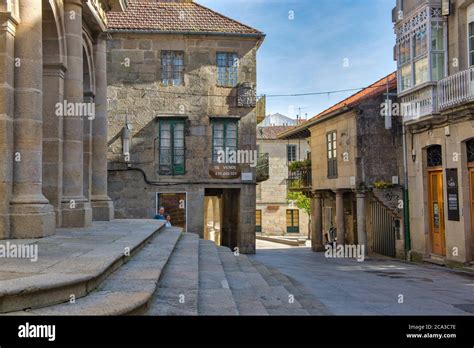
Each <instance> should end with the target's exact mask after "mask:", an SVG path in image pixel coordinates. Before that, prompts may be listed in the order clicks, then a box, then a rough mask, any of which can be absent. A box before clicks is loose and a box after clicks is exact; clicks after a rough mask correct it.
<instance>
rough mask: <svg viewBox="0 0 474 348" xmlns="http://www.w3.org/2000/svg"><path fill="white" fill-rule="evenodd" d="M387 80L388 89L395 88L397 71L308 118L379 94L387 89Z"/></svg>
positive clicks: (319, 115)
mask: <svg viewBox="0 0 474 348" xmlns="http://www.w3.org/2000/svg"><path fill="white" fill-rule="evenodd" d="M387 82H388V88H389V90H391V89H393V88H395V87H396V86H397V73H396V72H393V73H391V74H389V75H387V76H385V77H383V78H381V79H380V80H378V81H377V82H374V83H373V84H371V85H370V86H368V87H366V88H364V89H363V90H361V91H359V92H357V93H355V94H353V95H351V96H350V97H347V98H346V99H344V100H342V101H340V102H339V103H337V104H334V105H333V106H331V107H330V108H329V109H326V110H324V111H322V112H320V113H319V114H317V115H316V116H314V117H312V118H310V121H311V120H314V119H316V118H320V117H322V116H325V115H327V114H330V113H331V112H334V111H337V110H339V109H342V108H344V107H351V106H354V105H358V104H360V103H362V102H363V101H364V100H366V99H370V98H372V97H374V96H376V95H379V94H380V93H382V92H385V91H386V90H387Z"/></svg>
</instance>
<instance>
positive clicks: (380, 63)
mask: <svg viewBox="0 0 474 348" xmlns="http://www.w3.org/2000/svg"><path fill="white" fill-rule="evenodd" d="M196 1H197V2H198V3H200V4H202V5H204V6H207V7H210V8H212V9H213V10H216V11H218V12H220V13H222V14H224V15H226V16H229V17H231V18H234V19H236V20H239V21H241V22H243V23H245V24H247V25H250V26H252V27H254V28H257V29H259V30H261V31H263V32H264V33H265V34H267V37H266V39H265V42H264V43H263V45H262V46H261V48H260V50H259V53H258V61H257V67H258V73H257V74H258V84H257V88H258V94H267V95H270V94H288V93H308V92H323V91H324V92H325V91H334V90H341V89H350V88H358V87H363V86H368V85H369V84H371V83H373V82H375V81H376V80H378V79H379V78H381V77H383V76H385V75H387V74H389V73H391V72H392V71H394V70H395V62H394V61H393V46H394V44H395V36H394V34H393V24H392V21H391V10H392V8H393V7H394V5H395V0H196ZM290 11H293V12H291V13H293V14H294V19H290V18H289V17H290ZM344 62H347V63H348V66H344ZM353 93H354V92H351V93H347V92H346V93H337V94H331V95H327V94H324V95H320V96H305V97H285V98H268V99H267V114H272V113H275V112H279V113H282V114H284V115H287V116H290V117H293V118H294V117H296V114H297V113H298V108H299V107H301V108H304V109H302V110H301V113H302V115H303V118H304V116H305V113H307V114H308V118H309V117H311V116H314V115H315V114H317V113H318V112H320V111H322V110H324V109H326V108H327V107H329V106H331V105H333V104H335V103H336V102H338V101H340V100H341V99H343V98H345V97H347V96H349V95H350V94H353Z"/></svg>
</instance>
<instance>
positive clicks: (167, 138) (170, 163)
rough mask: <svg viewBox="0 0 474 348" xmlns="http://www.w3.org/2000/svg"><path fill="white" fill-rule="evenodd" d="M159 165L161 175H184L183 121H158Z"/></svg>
mask: <svg viewBox="0 0 474 348" xmlns="http://www.w3.org/2000/svg"><path fill="white" fill-rule="evenodd" d="M159 137H160V145H159V146H160V149H159V152H160V155H159V157H160V164H159V173H160V174H162V175H183V174H184V160H185V159H184V150H185V147H184V121H182V120H160V131H159Z"/></svg>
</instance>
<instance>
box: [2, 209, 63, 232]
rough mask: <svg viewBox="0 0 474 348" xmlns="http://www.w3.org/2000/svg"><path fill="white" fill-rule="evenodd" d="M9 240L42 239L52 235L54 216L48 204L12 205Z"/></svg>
mask: <svg viewBox="0 0 474 348" xmlns="http://www.w3.org/2000/svg"><path fill="white" fill-rule="evenodd" d="M10 207H11V210H10V211H11V214H10V225H11V230H10V238H12V239H30V238H43V237H47V236H51V235H52V234H54V230H55V228H56V214H55V213H54V208H53V206H52V205H50V204H12V205H11V206H10Z"/></svg>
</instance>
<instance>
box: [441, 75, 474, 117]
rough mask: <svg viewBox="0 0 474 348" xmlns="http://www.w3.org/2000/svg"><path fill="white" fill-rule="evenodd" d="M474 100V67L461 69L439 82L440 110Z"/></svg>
mask: <svg viewBox="0 0 474 348" xmlns="http://www.w3.org/2000/svg"><path fill="white" fill-rule="evenodd" d="M473 100H474V68H469V69H467V70H464V71H460V72H458V73H456V74H453V75H450V76H448V77H445V78H444V79H442V80H440V81H439V82H438V106H439V110H445V109H448V108H452V107H456V106H459V105H460V104H462V103H466V102H470V101H473Z"/></svg>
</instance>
